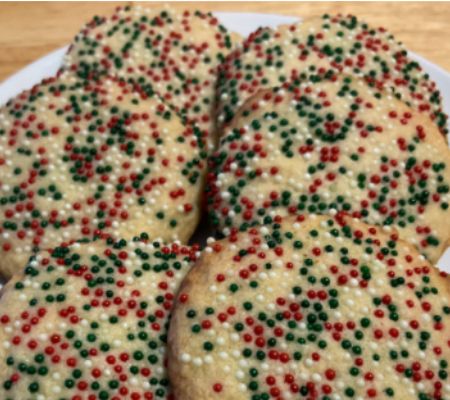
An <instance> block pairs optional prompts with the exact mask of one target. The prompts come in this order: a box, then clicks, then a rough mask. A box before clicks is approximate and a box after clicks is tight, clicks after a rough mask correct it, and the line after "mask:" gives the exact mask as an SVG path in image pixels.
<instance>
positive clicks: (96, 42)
mask: <svg viewBox="0 0 450 400" xmlns="http://www.w3.org/2000/svg"><path fill="white" fill-rule="evenodd" d="M231 43H232V41H231V36H230V35H229V34H228V32H227V30H226V29H225V27H223V26H222V25H221V24H220V23H219V21H218V20H217V18H216V17H214V16H213V15H212V14H210V13H204V12H201V11H181V12H180V11H177V10H172V9H171V8H170V7H166V8H164V9H162V10H161V9H159V8H158V9H154V8H152V7H141V6H126V7H119V8H117V10H116V11H115V13H114V14H113V15H111V16H110V17H106V18H100V17H95V18H94V19H93V20H92V21H91V22H90V23H89V24H88V25H87V26H86V27H85V28H84V29H83V30H82V31H81V32H80V33H79V34H78V35H77V36H76V37H75V40H74V42H73V44H72V46H71V47H70V49H69V52H68V54H67V55H66V57H65V61H64V67H63V69H64V70H71V71H74V72H76V73H77V74H78V75H79V76H81V77H83V78H85V77H90V76H96V75H102V74H104V73H110V74H113V75H117V76H119V77H120V78H122V79H124V80H126V81H129V82H133V83H134V84H136V85H137V86H139V87H141V88H142V89H143V90H144V91H145V92H147V93H153V92H157V93H159V94H160V95H161V97H163V98H164V99H165V100H166V101H167V102H168V103H169V104H171V105H172V106H173V107H174V108H175V109H176V110H177V111H179V112H180V113H181V114H182V115H183V116H185V117H187V118H188V120H190V121H191V122H195V123H196V124H197V125H198V126H199V128H200V129H201V131H202V133H203V135H204V136H205V137H207V136H209V137H210V140H209V144H210V145H212V143H213V142H215V139H214V130H215V129H214V118H213V112H214V90H215V85H216V77H217V74H216V69H217V66H218V64H219V63H221V62H222V61H223V60H224V58H225V55H226V54H227V53H228V52H229V51H230V49H231Z"/></svg>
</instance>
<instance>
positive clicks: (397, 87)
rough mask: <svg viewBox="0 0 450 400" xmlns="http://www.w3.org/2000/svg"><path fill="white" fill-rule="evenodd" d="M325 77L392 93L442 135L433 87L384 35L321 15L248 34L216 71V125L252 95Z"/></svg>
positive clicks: (347, 19)
mask: <svg viewBox="0 0 450 400" xmlns="http://www.w3.org/2000/svg"><path fill="white" fill-rule="evenodd" d="M326 71H333V73H344V74H348V75H352V76H357V77H360V78H364V79H365V80H366V81H367V82H368V83H369V84H370V85H371V86H373V87H374V88H377V89H385V90H390V91H392V92H393V93H394V94H395V95H396V96H398V97H399V98H400V99H401V100H403V101H404V102H405V103H407V104H408V105H410V106H411V107H412V108H414V109H415V110H418V111H421V112H423V113H424V114H426V115H429V116H430V117H431V119H433V120H434V121H435V122H436V124H437V125H438V126H439V128H440V129H441V131H442V133H446V132H447V126H446V120H447V116H446V115H445V113H444V112H443V111H442V104H441V100H442V99H441V95H440V93H439V90H438V88H437V86H436V83H435V82H433V81H432V80H431V79H430V77H429V76H428V74H427V73H426V72H424V71H423V70H422V67H421V66H420V65H419V64H418V63H417V62H416V61H414V60H413V59H412V58H410V56H409V55H408V53H407V50H406V48H405V47H404V46H403V45H402V44H401V43H398V42H397V41H396V40H395V38H394V37H393V36H392V35H391V34H390V33H389V32H387V31H386V30H385V29H384V28H375V27H370V26H369V25H367V24H366V23H364V22H362V21H359V20H358V19H357V18H356V17H354V16H352V15H347V16H343V15H335V16H329V15H324V16H323V17H317V18H311V19H307V20H305V21H302V22H301V23H297V24H291V25H282V26H280V27H278V28H277V29H275V30H274V29H269V28H260V29H258V30H257V31H256V32H254V33H253V34H251V35H250V36H249V37H248V38H247V40H246V41H245V42H244V44H243V45H242V46H241V47H240V48H238V49H236V50H235V51H233V52H232V53H231V54H230V55H229V56H228V57H227V60H226V62H225V63H224V65H223V66H222V67H221V69H220V75H219V81H218V94H217V99H218V119H219V122H218V125H219V126H221V127H223V126H224V125H227V124H228V123H229V122H230V121H231V120H232V119H233V116H234V115H235V113H236V111H237V110H238V108H239V107H240V106H241V105H242V104H243V103H244V102H245V100H246V99H248V98H249V97H251V96H252V95H254V94H255V93H256V92H257V91H258V90H260V89H266V88H271V87H274V86H281V85H283V84H284V83H285V82H287V81H290V80H293V79H297V78H299V77H300V76H302V75H310V74H317V73H318V72H326Z"/></svg>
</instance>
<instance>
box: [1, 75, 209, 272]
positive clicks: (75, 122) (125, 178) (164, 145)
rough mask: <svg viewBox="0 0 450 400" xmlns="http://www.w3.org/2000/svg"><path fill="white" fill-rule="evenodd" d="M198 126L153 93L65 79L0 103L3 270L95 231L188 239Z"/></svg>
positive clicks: (198, 164) (196, 190)
mask: <svg viewBox="0 0 450 400" xmlns="http://www.w3.org/2000/svg"><path fill="white" fill-rule="evenodd" d="M200 143H201V142H200V140H199V139H198V134H197V133H196V130H195V129H194V128H192V126H190V125H188V124H187V125H185V124H184V123H183V122H182V120H181V118H180V117H178V116H177V115H176V114H175V113H174V112H173V111H171V110H170V109H169V107H168V106H166V105H165V104H164V103H163V102H162V101H161V100H160V99H159V98H158V97H156V96H153V97H150V98H148V97H146V96H145V95H141V94H139V93H137V92H133V91H132V90H131V88H130V87H129V86H128V85H126V84H124V83H119V82H116V81H114V80H113V79H109V78H105V79H104V80H102V81H98V82H89V83H81V82H79V81H78V80H76V79H74V78H72V77H70V76H63V77H60V78H58V79H50V80H47V81H45V82H43V83H42V84H40V85H37V86H35V87H34V88H33V89H31V90H30V91H26V92H24V93H22V94H21V95H19V96H17V97H16V98H14V99H12V100H11V101H10V102H8V103H7V104H6V105H5V106H4V107H2V109H1V110H0V215H1V216H2V224H1V226H0V248H1V249H2V257H1V260H0V271H1V273H2V274H3V275H6V276H10V275H11V274H12V273H13V272H14V271H16V270H17V269H18V268H20V269H21V268H22V267H23V265H25V264H26V262H27V261H28V258H29V257H30V256H31V254H32V253H33V252H34V251H36V250H38V249H51V248H53V247H55V246H58V245H59V244H61V243H68V242H70V241H71V240H78V239H81V238H86V237H88V238H89V237H93V236H95V235H101V234H105V235H112V236H115V237H118V238H124V239H130V238H133V237H134V236H136V235H139V234H140V233H141V232H146V233H148V234H149V235H150V237H151V238H152V239H156V238H161V239H163V240H168V241H171V240H177V239H179V240H181V241H183V242H186V241H187V240H188V239H189V237H190V236H191V234H192V232H193V231H194V230H195V227H196V224H197V222H198V219H199V215H200V211H199V201H200V193H201V191H202V186H203V182H202V178H203V175H204V168H203V166H202V160H201V158H202V157H204V155H203V156H202V150H201V145H200Z"/></svg>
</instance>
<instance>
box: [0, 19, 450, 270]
mask: <svg viewBox="0 0 450 400" xmlns="http://www.w3.org/2000/svg"><path fill="white" fill-rule="evenodd" d="M215 15H216V16H217V17H218V18H219V20H220V21H221V22H222V23H223V24H224V25H225V26H226V27H227V28H228V29H229V30H231V31H235V32H238V33H240V34H241V35H242V36H247V35H248V34H249V33H251V32H253V31H254V30H255V29H257V28H258V27H260V26H269V27H276V26H278V25H281V24H288V23H292V22H296V21H298V20H299V19H298V18H295V17H287V16H281V15H273V14H257V13H225V12H220V13H219V12H218V13H215ZM74 34H75V32H74ZM66 49H67V46H66V47H63V48H61V49H58V50H56V51H53V52H52V53H49V54H47V55H46V56H44V57H42V58H40V59H38V60H36V61H35V62H33V63H31V64H29V65H27V66H26V67H25V68H23V69H21V70H20V71H19V72H17V73H15V74H14V75H12V76H11V77H9V78H8V79H6V80H5V81H4V82H2V83H1V84H0V105H2V104H4V103H6V102H7V101H8V99H9V98H11V97H13V96H15V95H16V94H19V93H20V92H21V91H22V90H25V89H28V88H29V87H31V86H32V85H34V84H36V83H38V82H40V81H41V80H42V79H43V78H45V77H48V76H51V75H53V74H55V72H56V71H57V70H58V68H59V66H60V65H61V61H62V58H63V56H64V53H65V52H66ZM410 54H411V56H412V58H414V59H416V60H417V61H419V62H420V64H421V65H422V66H423V68H424V69H425V71H427V72H428V73H429V74H430V76H431V78H432V79H433V80H434V81H435V82H436V83H437V84H438V87H439V89H440V91H441V93H442V94H443V96H444V102H443V108H444V111H445V112H446V113H447V114H448V115H450V73H448V72H446V71H445V70H444V69H442V68H441V67H438V66H437V65H435V64H433V63H431V62H429V61H427V60H426V59H424V58H423V57H421V56H419V55H417V54H414V53H410ZM438 266H439V267H441V268H442V269H444V270H447V271H448V272H450V248H449V249H447V251H446V253H445V254H444V255H443V256H442V258H441V260H440V261H439V263H438Z"/></svg>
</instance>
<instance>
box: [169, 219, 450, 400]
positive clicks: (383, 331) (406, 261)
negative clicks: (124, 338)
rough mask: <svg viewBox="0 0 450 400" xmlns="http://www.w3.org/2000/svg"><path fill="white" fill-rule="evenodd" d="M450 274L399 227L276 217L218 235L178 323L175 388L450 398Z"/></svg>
mask: <svg viewBox="0 0 450 400" xmlns="http://www.w3.org/2000/svg"><path fill="white" fill-rule="evenodd" d="M449 291H450V286H449V278H448V277H447V276H446V274H445V273H440V272H439V271H438V270H437V269H435V268H434V267H432V266H431V265H430V264H429V263H428V262H427V261H426V260H425V259H424V258H423V256H421V255H419V253H418V252H417V251H416V250H415V249H414V247H413V246H411V245H410V244H407V243H406V242H403V241H401V240H398V237H397V235H396V234H392V233H386V232H383V231H382V230H381V228H378V227H373V226H369V225H365V224H364V223H362V222H360V221H358V220H354V219H350V218H347V217H343V216H341V215H339V214H338V215H337V216H336V217H335V218H331V217H325V216H315V215H312V216H308V217H304V216H298V217H289V218H286V219H282V218H281V217H277V218H275V220H274V221H273V224H271V225H268V226H263V227H254V228H250V229H249V230H248V231H246V232H238V233H236V232H235V233H234V234H233V235H231V236H230V237H229V238H226V239H224V240H222V241H218V242H215V243H210V246H209V247H208V248H206V250H205V251H204V253H203V255H202V256H201V257H200V259H199V260H198V261H197V264H196V266H195V267H194V268H193V269H192V270H191V271H190V272H189V274H188V275H187V277H186V278H185V280H184V281H183V283H182V286H181V288H180V291H179V294H178V297H177V301H176V303H175V306H174V311H173V315H172V320H171V325H170V329H169V376H170V378H171V382H172V385H173V387H174V392H175V395H176V396H177V397H178V398H181V399H184V400H191V399H192V400H194V399H195V400H202V399H208V400H211V399H216V398H217V399H234V400H240V399H245V400H247V399H252V400H256V399H271V398H277V399H280V398H283V399H291V398H292V399H294V398H308V399H312V398H314V399H322V400H325V399H347V398H354V399H371V398H383V399H389V398H395V399H402V400H403V399H446V398H449V396H450V386H449V384H448V360H449V357H450V349H449V346H450V344H449V343H450V342H449V337H450V326H449V324H450V307H449V294H450V293H449Z"/></svg>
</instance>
